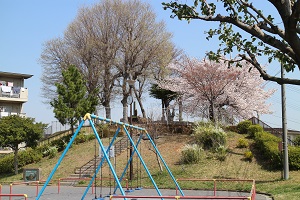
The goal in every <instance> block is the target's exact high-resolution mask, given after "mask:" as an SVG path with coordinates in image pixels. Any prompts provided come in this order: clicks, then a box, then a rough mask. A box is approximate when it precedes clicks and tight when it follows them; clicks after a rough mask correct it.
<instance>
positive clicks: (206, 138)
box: [194, 123, 226, 151]
mask: <svg viewBox="0 0 300 200" xmlns="http://www.w3.org/2000/svg"><path fill="white" fill-rule="evenodd" d="M194 135H195V143H196V144H198V145H200V146H202V147H203V148H204V149H208V150H213V151H214V150H216V149H217V148H218V147H219V146H225V144H226V133H225V132H224V131H223V129H221V128H218V127H214V126H213V124H210V123H207V124H204V123H198V124H197V125H196V127H195V128H194Z"/></svg>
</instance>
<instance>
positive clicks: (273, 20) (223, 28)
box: [163, 0, 300, 85]
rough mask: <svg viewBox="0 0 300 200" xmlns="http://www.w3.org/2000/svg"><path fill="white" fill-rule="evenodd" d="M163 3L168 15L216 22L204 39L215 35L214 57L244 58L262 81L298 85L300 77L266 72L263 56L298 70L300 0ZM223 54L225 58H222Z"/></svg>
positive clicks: (197, 0)
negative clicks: (215, 26) (216, 38)
mask: <svg viewBox="0 0 300 200" xmlns="http://www.w3.org/2000/svg"><path fill="white" fill-rule="evenodd" d="M189 2H190V3H187V2H186V1H184V3H180V1H178V0H175V1H169V2H167V3H163V6H164V9H170V10H171V11H172V13H173V15H172V16H171V17H178V19H180V20H182V19H185V20H188V21H190V20H193V19H195V20H196V19H198V20H203V21H208V22H219V27H218V28H217V29H210V30H208V31H207V39H210V38H212V37H214V36H217V37H218V39H219V41H220V48H219V49H218V50H217V51H216V52H212V51H211V52H209V53H208V55H209V58H210V59H213V60H221V59H223V60H224V59H225V57H226V56H228V55H231V54H232V53H236V52H237V54H236V56H234V57H230V58H226V59H225V60H228V62H229V64H235V65H238V66H240V64H239V62H240V61H242V60H244V61H247V62H249V63H251V65H252V66H253V67H254V68H256V69H257V70H258V71H259V73H260V75H261V76H262V78H263V79H264V80H270V81H275V82H277V83H279V84H283V83H287V84H296V85H300V79H289V78H281V77H277V76H274V75H271V74H269V73H268V72H267V71H266V70H265V69H264V68H263V65H262V62H263V61H262V60H263V59H262V57H264V58H267V60H268V62H269V63H271V62H273V61H274V60H276V61H278V63H279V65H280V64H282V66H283V67H284V68H285V69H286V70H287V71H288V72H289V71H294V70H295V69H297V70H299V69H300V38H299V33H300V27H299V20H300V1H294V0H268V1H266V0H264V1H250V0H220V1H216V0H209V1H207V0H191V1H189ZM224 56H225V57H224Z"/></svg>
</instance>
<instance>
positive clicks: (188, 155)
mask: <svg viewBox="0 0 300 200" xmlns="http://www.w3.org/2000/svg"><path fill="white" fill-rule="evenodd" d="M201 151H202V148H201V147H199V146H198V145H197V144H193V145H185V147H184V148H183V150H182V151H181V162H182V163H184V164H194V163H199V162H200V160H201Z"/></svg>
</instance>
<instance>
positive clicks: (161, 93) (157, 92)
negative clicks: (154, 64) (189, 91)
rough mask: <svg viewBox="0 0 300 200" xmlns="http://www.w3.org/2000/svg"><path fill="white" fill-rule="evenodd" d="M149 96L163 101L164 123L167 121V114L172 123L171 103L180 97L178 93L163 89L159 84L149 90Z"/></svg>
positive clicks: (153, 85)
mask: <svg viewBox="0 0 300 200" xmlns="http://www.w3.org/2000/svg"><path fill="white" fill-rule="evenodd" d="M149 95H150V96H151V97H154V98H156V99H160V100H161V105H162V121H164V120H165V112H166V114H167V119H168V121H170V120H171V121H172V119H173V118H172V116H171V115H172V113H171V112H170V108H169V105H170V102H171V101H172V100H175V99H176V98H177V97H178V94H177V93H176V92H173V91H171V90H167V89H163V88H161V87H159V86H158V84H152V85H151V88H150V90H149Z"/></svg>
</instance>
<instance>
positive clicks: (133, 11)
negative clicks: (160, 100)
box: [41, 0, 175, 119]
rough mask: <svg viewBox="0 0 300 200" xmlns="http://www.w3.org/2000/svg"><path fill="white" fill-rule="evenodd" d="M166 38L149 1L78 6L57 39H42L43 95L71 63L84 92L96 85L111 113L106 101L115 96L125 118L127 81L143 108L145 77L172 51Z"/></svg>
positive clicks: (49, 96)
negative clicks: (70, 21) (131, 83)
mask: <svg viewBox="0 0 300 200" xmlns="http://www.w3.org/2000/svg"><path fill="white" fill-rule="evenodd" d="M171 38H172V34H171V33H170V32H168V31H167V30H166V26H165V23H164V22H163V21H157V20H156V15H155V13H154V12H153V10H152V8H151V7H150V5H149V4H148V3H145V2H142V1H139V0H126V1H122V0H102V1H100V2H99V3H96V4H94V5H93V6H91V7H82V8H80V9H79V12H78V15H77V16H76V18H75V19H74V21H72V23H70V25H69V26H68V28H67V30H66V31H65V33H64V36H63V37H62V38H55V39H52V40H49V41H47V42H46V43H45V46H44V49H43V52H42V54H41V63H42V65H43V74H42V78H41V80H42V83H43V89H42V95H43V97H45V99H46V102H47V100H49V99H50V100H52V99H53V98H55V97H56V90H55V83H57V82H60V81H61V79H62V76H61V71H62V70H64V69H65V68H66V67H67V66H68V65H69V64H74V65H76V66H77V67H78V69H79V70H80V73H81V74H82V75H83V76H84V78H85V79H86V80H87V82H86V85H87V89H88V92H91V91H94V89H95V88H97V89H99V93H98V98H99V103H100V104H101V105H102V106H104V107H105V108H106V117H107V118H110V108H109V107H110V104H111V102H113V100H115V98H116V97H120V98H121V99H122V101H121V102H122V104H123V118H124V119H127V117H126V116H127V110H128V109H127V102H126V101H127V97H128V96H129V86H128V84H127V83H128V80H129V79H131V80H136V84H135V85H133V89H134V92H135V95H136V98H137V99H138V102H139V104H140V107H141V108H142V101H141V99H142V94H143V91H145V89H144V88H145V87H147V85H148V82H149V79H152V78H153V76H154V75H156V76H157V73H158V72H160V71H161V69H162V68H164V66H166V65H167V64H168V63H169V62H170V60H172V58H173V56H174V55H175V53H174V52H175V47H174V44H173V43H172V41H171ZM49 72H51V73H49ZM136 87H137V88H136ZM141 110H142V112H144V109H143V108H142V109H141Z"/></svg>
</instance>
